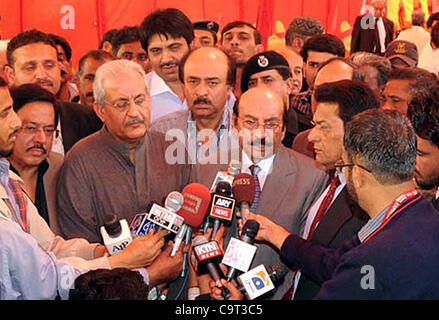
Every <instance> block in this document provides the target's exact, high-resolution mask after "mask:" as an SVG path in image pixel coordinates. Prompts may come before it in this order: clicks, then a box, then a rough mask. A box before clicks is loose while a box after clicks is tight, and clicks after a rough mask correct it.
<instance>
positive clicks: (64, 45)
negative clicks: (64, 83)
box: [48, 33, 72, 62]
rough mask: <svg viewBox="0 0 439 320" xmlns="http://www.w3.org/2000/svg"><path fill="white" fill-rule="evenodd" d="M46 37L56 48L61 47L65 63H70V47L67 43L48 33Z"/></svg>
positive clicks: (59, 37) (61, 38)
mask: <svg viewBox="0 0 439 320" xmlns="http://www.w3.org/2000/svg"><path fill="white" fill-rule="evenodd" d="M48 36H49V37H50V38H51V39H52V40H53V42H55V44H56V45H57V46H61V47H62V48H63V50H64V53H65V54H66V58H67V61H68V62H70V60H71V59H72V47H71V46H70V44H69V43H68V42H67V40H66V39H64V38H63V37H61V36H59V35H57V34H53V33H49V34H48ZM57 51H58V50H57Z"/></svg>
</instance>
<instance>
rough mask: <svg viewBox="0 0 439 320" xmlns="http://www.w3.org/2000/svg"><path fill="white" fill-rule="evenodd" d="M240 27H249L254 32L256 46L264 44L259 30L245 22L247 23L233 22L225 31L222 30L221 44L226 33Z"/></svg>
mask: <svg viewBox="0 0 439 320" xmlns="http://www.w3.org/2000/svg"><path fill="white" fill-rule="evenodd" d="M239 27H249V28H251V29H252V30H253V38H254V39H255V44H261V43H262V36H261V33H260V32H259V30H258V29H256V28H255V27H254V26H253V25H252V24H250V23H248V22H245V21H232V22H230V23H229V24H227V25H226V26H225V27H224V28H223V30H221V42H223V38H224V37H223V36H224V33H226V32H227V31H229V30H230V29H233V28H239Z"/></svg>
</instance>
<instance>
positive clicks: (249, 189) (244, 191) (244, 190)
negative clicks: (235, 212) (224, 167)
mask: <svg viewBox="0 0 439 320" xmlns="http://www.w3.org/2000/svg"><path fill="white" fill-rule="evenodd" d="M232 190H233V196H234V197H235V199H236V201H237V202H238V204H239V206H240V212H241V218H242V220H243V222H244V223H245V222H246V218H245V213H246V212H248V211H250V206H251V204H252V203H253V199H254V198H255V192H256V191H255V190H256V185H255V179H253V177H252V176H251V175H250V174H248V173H240V174H238V175H237V176H236V177H235V179H233V183H232Z"/></svg>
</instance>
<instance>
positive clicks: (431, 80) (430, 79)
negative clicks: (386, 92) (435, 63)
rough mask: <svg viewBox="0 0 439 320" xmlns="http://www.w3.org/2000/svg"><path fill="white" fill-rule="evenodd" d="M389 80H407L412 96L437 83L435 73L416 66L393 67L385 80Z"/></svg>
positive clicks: (423, 92) (422, 92) (425, 90)
mask: <svg viewBox="0 0 439 320" xmlns="http://www.w3.org/2000/svg"><path fill="white" fill-rule="evenodd" d="M391 80H409V81H410V86H409V88H410V93H411V94H412V96H415V95H417V94H425V93H427V92H428V91H429V90H431V88H433V87H435V86H438V85H439V81H438V79H437V77H436V75H435V74H433V73H431V72H428V71H427V70H424V69H421V68H416V67H413V68H399V69H393V70H392V71H391V72H390V74H389V78H388V79H387V82H389V81H391Z"/></svg>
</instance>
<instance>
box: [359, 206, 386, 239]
mask: <svg viewBox="0 0 439 320" xmlns="http://www.w3.org/2000/svg"><path fill="white" fill-rule="evenodd" d="M388 209H389V207H386V208H385V209H384V210H383V211H381V212H380V213H379V214H377V215H376V216H375V217H374V218H373V219H372V220H369V221H368V222H367V223H366V224H365V225H364V227H363V228H361V230H360V231H359V232H358V238H359V239H360V241H361V242H364V240H366V239H367V237H369V236H370V235H371V234H372V233H373V232H375V230H377V229H378V228H379V227H380V225H381V224H382V222H383V219H384V217H385V215H386V212H387V210H388Z"/></svg>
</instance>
